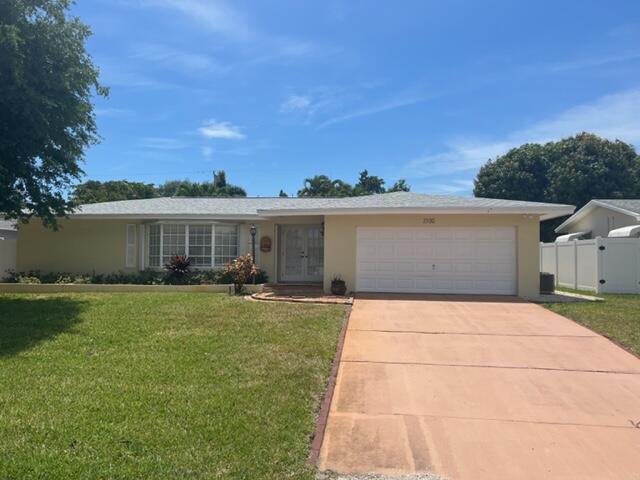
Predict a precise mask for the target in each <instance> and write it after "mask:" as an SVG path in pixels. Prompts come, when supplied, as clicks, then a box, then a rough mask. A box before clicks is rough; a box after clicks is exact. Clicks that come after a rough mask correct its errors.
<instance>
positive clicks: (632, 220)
mask: <svg viewBox="0 0 640 480" xmlns="http://www.w3.org/2000/svg"><path fill="white" fill-rule="evenodd" d="M632 225H640V200H591V201H590V202H589V203H587V204H586V205H585V206H584V207H582V208H581V209H580V210H578V211H577V212H576V213H574V214H573V215H571V216H570V217H569V218H568V219H567V220H565V221H564V222H563V223H562V224H561V225H560V226H559V227H558V228H556V230H555V231H556V233H558V234H561V236H560V237H558V239H557V240H560V241H563V240H565V241H566V240H574V239H580V238H597V237H607V236H609V232H611V231H612V230H616V229H620V228H622V227H628V226H632Z"/></svg>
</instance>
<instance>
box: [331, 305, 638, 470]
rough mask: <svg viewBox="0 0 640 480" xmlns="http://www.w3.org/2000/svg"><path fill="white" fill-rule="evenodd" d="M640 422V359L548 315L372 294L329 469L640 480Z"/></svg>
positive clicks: (356, 341)
mask: <svg viewBox="0 0 640 480" xmlns="http://www.w3.org/2000/svg"><path fill="white" fill-rule="evenodd" d="M639 422H640V360H639V359H638V358H636V357H634V356H633V355H631V354H630V353H628V352H626V351H624V350H622V349H621V348H619V347H617V346H616V345H614V344H613V343H611V342H610V341H608V340H607V339H605V338H603V337H601V336H599V335H597V334H595V333H593V332H591V331H590V330H588V329H586V328H583V327H581V326H579V325H578V324H576V323H574V322H572V321H570V320H568V319H566V318H564V317H562V316H560V315H557V314H555V313H552V312H550V311H548V310H546V309H544V308H542V307H540V306H538V305H534V304H531V303H526V302H520V301H518V300H516V299H509V298H505V297H496V298H485V297H483V298H476V297H455V296H431V297H417V296H416V297H412V296H405V297H402V296H392V295H387V296H378V297H376V296H367V297H362V296H360V297H359V298H357V299H356V301H355V304H354V307H353V312H352V314H351V318H350V321H349V327H348V330H347V334H346V338H345V344H344V349H343V352H342V358H341V363H340V367H339V370H338V377H337V383H336V389H335V391H334V396H333V400H332V404H331V409H330V413H329V418H328V421H327V427H326V430H325V436H324V440H323V443H322V448H321V451H320V457H319V467H320V469H321V470H325V469H329V470H334V471H337V472H342V473H353V472H379V473H386V474H391V475H395V474H406V473H413V472H432V473H436V474H440V475H443V476H445V477H447V478H450V479H452V480H467V479H468V480H482V479H487V480H489V479H490V480H501V479H508V480H514V479H518V480H522V479H535V480H541V479H563V480H569V479H578V478H579V479H581V480H588V479H593V480H596V479H597V480H605V479H612V480H613V479H615V480H626V479H628V480H640V428H637V427H635V426H634V423H635V424H638V423H639Z"/></svg>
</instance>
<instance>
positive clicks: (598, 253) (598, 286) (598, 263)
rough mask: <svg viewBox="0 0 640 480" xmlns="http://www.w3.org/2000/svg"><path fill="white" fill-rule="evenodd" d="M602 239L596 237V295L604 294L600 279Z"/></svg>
mask: <svg viewBox="0 0 640 480" xmlns="http://www.w3.org/2000/svg"><path fill="white" fill-rule="evenodd" d="M601 245H602V237H596V293H601V292H602V284H601V283H600V277H601V275H602V250H600V246H601Z"/></svg>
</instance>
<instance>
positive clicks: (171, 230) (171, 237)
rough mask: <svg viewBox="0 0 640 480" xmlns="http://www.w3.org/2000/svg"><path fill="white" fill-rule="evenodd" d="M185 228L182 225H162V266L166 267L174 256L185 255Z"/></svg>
mask: <svg viewBox="0 0 640 480" xmlns="http://www.w3.org/2000/svg"><path fill="white" fill-rule="evenodd" d="M186 233H187V226H186V225H184V224H179V223H178V224H165V225H162V264H163V265H166V264H167V263H169V261H170V260H171V257H173V256H174V255H187V249H186V245H187V237H186Z"/></svg>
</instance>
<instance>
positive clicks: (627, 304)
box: [545, 292, 640, 354]
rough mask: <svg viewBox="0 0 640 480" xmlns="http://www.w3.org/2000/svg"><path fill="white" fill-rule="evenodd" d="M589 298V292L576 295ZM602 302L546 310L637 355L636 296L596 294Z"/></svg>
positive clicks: (639, 309)
mask: <svg viewBox="0 0 640 480" xmlns="http://www.w3.org/2000/svg"><path fill="white" fill-rule="evenodd" d="M578 293H584V294H587V295H593V293H592V292H578ZM597 296H598V297H602V298H604V299H605V300H604V302H580V303H549V304H545V306H546V307H547V308H549V309H550V310H553V311H554V312H557V313H559V314H561V315H564V316H565V317H568V318H571V319H572V320H575V321H576V322H578V323H581V324H582V325H584V326H586V327H589V328H591V329H592V330H595V331H596V332H598V333H600V334H602V335H604V336H605V337H608V338H610V339H612V340H614V341H616V342H618V343H619V344H621V345H624V346H625V347H626V348H627V349H629V350H631V351H632V352H634V353H636V354H640V295H614V294H606V293H604V294H598V295H597Z"/></svg>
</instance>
